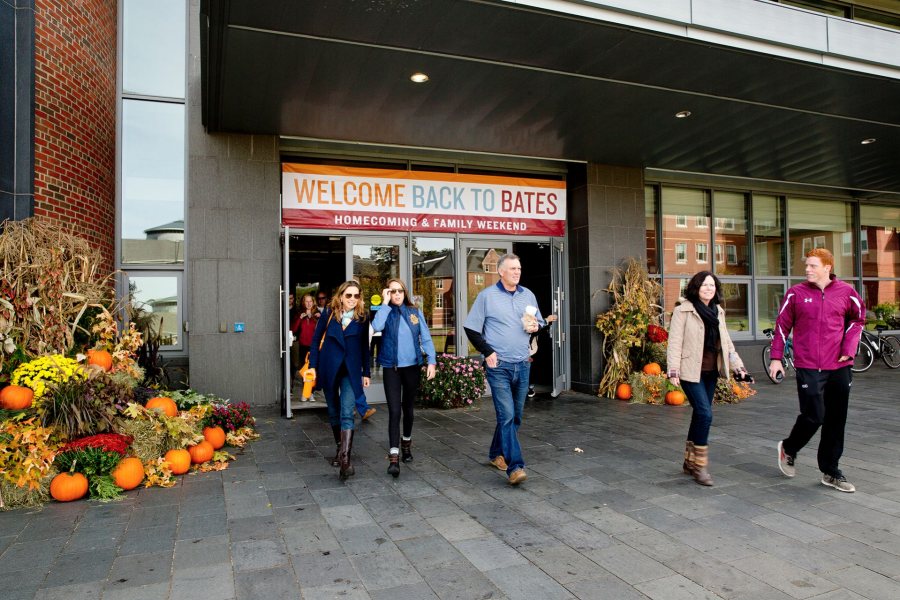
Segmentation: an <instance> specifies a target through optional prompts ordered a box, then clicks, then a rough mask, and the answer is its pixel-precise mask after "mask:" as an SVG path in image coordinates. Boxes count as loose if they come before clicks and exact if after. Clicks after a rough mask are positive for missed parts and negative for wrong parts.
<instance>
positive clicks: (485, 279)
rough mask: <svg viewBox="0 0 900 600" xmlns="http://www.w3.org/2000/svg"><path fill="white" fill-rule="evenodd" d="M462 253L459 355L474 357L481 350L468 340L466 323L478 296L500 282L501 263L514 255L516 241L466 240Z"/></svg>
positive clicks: (461, 249) (461, 245)
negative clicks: (510, 255) (506, 256)
mask: <svg viewBox="0 0 900 600" xmlns="http://www.w3.org/2000/svg"><path fill="white" fill-rule="evenodd" d="M460 252H461V256H460V269H459V271H460V274H459V278H458V279H459V283H460V285H459V286H458V288H459V291H460V297H459V303H458V306H459V307H460V308H461V309H462V310H460V311H459V312H460V315H459V323H460V334H459V336H458V337H459V340H460V347H459V351H458V352H457V354H459V355H460V356H473V357H474V356H478V350H476V349H475V346H473V345H472V344H471V343H470V342H469V340H468V338H466V335H465V331H464V330H463V327H462V324H463V323H465V322H466V316H468V314H469V310H470V309H471V308H472V304H473V303H474V302H475V298H477V297H478V293H479V292H480V291H481V290H483V289H485V288H486V287H488V286H491V285H495V284H496V283H497V282H498V281H500V274H499V273H497V262H498V261H499V260H500V257H501V256H503V255H504V254H509V253H510V252H512V242H498V241H495V240H485V241H480V240H463V241H462V242H461V244H460Z"/></svg>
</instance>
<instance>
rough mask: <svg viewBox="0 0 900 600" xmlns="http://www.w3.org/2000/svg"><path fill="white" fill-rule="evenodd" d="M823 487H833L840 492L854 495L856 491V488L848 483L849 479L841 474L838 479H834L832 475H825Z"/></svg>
mask: <svg viewBox="0 0 900 600" xmlns="http://www.w3.org/2000/svg"><path fill="white" fill-rule="evenodd" d="M822 485H827V486H828V487H833V488H834V489H836V490H837V491H839V492H847V493H848V494H852V493H853V492H855V491H856V486H854V485H853V484H852V483H850V482H849V481H847V478H846V477H844V476H843V475H842V474H841V473H838V475H837V477H832V476H831V475H826V474H824V473H823V474H822Z"/></svg>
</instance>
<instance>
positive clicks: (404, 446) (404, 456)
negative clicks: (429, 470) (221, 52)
mask: <svg viewBox="0 0 900 600" xmlns="http://www.w3.org/2000/svg"><path fill="white" fill-rule="evenodd" d="M400 456H401V460H402V461H403V462H405V463H408V462H412V459H413V455H412V440H404V439H401V440H400Z"/></svg>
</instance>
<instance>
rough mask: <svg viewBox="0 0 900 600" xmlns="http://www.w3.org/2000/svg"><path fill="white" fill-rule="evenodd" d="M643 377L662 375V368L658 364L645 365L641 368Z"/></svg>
mask: <svg viewBox="0 0 900 600" xmlns="http://www.w3.org/2000/svg"><path fill="white" fill-rule="evenodd" d="M643 371H644V375H659V374H660V373H662V367H660V366H659V363H647V364H646V365H644V368H643Z"/></svg>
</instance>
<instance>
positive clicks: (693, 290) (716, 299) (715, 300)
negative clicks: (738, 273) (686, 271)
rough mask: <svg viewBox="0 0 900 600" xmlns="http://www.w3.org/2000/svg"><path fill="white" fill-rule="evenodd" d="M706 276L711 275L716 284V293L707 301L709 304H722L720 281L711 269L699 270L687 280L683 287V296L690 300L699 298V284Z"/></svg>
mask: <svg viewBox="0 0 900 600" xmlns="http://www.w3.org/2000/svg"><path fill="white" fill-rule="evenodd" d="M707 277H712V278H713V281H714V282H715V284H716V295H715V296H713V297H712V300H710V301H709V303H710V304H722V282H721V281H719V278H718V277H716V276H715V275H714V274H713V273H712V272H711V271H700V272H699V273H697V274H696V275H694V276H693V277H691V280H690V281H688V284H687V287H686V288H684V298H685V300H689V301H691V302H694V301H699V300H700V286H701V285H703V282H704V281H706V278H707Z"/></svg>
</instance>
